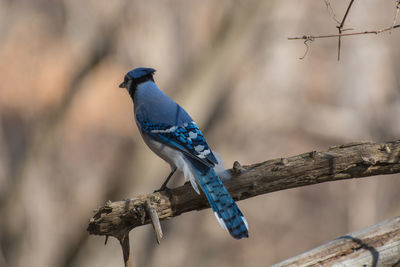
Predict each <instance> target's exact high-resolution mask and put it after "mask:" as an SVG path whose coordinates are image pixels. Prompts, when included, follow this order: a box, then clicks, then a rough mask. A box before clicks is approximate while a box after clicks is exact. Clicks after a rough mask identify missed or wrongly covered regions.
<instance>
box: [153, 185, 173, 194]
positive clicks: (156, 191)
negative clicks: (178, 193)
mask: <svg viewBox="0 0 400 267" xmlns="http://www.w3.org/2000/svg"><path fill="white" fill-rule="evenodd" d="M162 191H166V192H170V191H171V189H170V188H169V187H167V186H166V185H162V186H161V187H160V189H158V190H155V191H154V192H153V193H159V192H162Z"/></svg>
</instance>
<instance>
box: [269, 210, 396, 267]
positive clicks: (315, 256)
mask: <svg viewBox="0 0 400 267" xmlns="http://www.w3.org/2000/svg"><path fill="white" fill-rule="evenodd" d="M295 266H296V267H306V266H336V267H338V266H343V267H344V266H349V267H350V266H365V267H369V266H400V217H395V218H393V219H390V220H387V221H384V222H382V223H379V224H376V225H373V226H370V227H368V228H365V229H363V230H360V231H357V232H354V233H351V234H347V235H344V236H341V237H339V238H337V239H335V240H332V241H331V242H329V243H326V244H324V245H322V246H320V247H317V248H315V249H312V250H310V251H308V252H305V253H303V254H300V255H298V256H296V257H293V258H290V259H287V260H285V261H283V262H280V263H277V264H274V265H272V266H271V267H295Z"/></svg>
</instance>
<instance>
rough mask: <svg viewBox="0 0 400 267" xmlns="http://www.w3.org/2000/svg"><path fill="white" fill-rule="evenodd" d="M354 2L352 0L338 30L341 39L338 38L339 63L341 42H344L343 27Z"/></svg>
mask: <svg viewBox="0 0 400 267" xmlns="http://www.w3.org/2000/svg"><path fill="white" fill-rule="evenodd" d="M353 3H354V0H350V3H349V6H348V7H347V10H346V13H345V14H344V16H343V19H342V22H341V23H340V25H339V26H337V28H338V30H339V37H338V61H339V60H340V47H341V42H342V36H341V34H342V32H343V26H344V22H345V21H346V18H347V15H348V14H349V12H350V8H351V6H352V5H353Z"/></svg>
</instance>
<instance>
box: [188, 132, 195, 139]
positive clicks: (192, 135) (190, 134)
mask: <svg viewBox="0 0 400 267" xmlns="http://www.w3.org/2000/svg"><path fill="white" fill-rule="evenodd" d="M189 138H190V139H196V138H197V133H194V132H189Z"/></svg>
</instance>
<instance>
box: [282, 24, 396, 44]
mask: <svg viewBox="0 0 400 267" xmlns="http://www.w3.org/2000/svg"><path fill="white" fill-rule="evenodd" d="M397 28H400V24H397V25H394V26H390V27H388V28H384V29H381V30H374V31H363V32H352V33H342V34H328V35H303V36H301V37H289V38H288V40H306V39H319V38H332V37H339V36H340V37H345V36H352V35H362V34H379V33H382V32H387V31H390V30H392V29H397Z"/></svg>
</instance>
